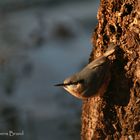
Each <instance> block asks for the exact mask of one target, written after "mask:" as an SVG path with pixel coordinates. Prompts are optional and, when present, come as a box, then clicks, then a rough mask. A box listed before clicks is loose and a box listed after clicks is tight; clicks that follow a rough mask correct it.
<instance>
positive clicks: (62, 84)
mask: <svg viewBox="0 0 140 140" xmlns="http://www.w3.org/2000/svg"><path fill="white" fill-rule="evenodd" d="M54 86H65V84H64V83H61V84H56V85H54Z"/></svg>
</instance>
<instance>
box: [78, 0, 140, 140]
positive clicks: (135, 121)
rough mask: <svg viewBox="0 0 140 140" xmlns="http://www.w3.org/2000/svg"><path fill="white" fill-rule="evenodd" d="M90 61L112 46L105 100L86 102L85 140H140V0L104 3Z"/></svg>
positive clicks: (109, 0) (102, 0)
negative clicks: (112, 43)
mask: <svg viewBox="0 0 140 140" xmlns="http://www.w3.org/2000/svg"><path fill="white" fill-rule="evenodd" d="M97 18H98V25H97V27H96V29H95V32H94V34H93V37H92V40H93V41H92V42H93V44H94V46H96V47H94V48H93V51H92V53H91V57H90V61H92V60H93V59H94V58H96V57H98V56H100V55H102V54H103V52H104V51H105V50H106V49H107V47H108V44H109V43H110V42H114V44H115V45H116V47H117V48H118V49H117V51H116V53H115V55H114V56H112V58H111V59H113V60H114V62H113V66H112V70H111V71H112V76H111V81H110V84H109V86H108V89H107V92H106V93H105V94H104V96H103V97H94V98H91V99H88V100H84V101H83V108H82V132H81V139H82V140H105V139H106V140H112V139H114V140H139V139H140V0H101V2H100V6H99V10H98V15H97Z"/></svg>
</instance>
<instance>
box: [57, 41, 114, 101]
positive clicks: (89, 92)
mask: <svg viewBox="0 0 140 140" xmlns="http://www.w3.org/2000/svg"><path fill="white" fill-rule="evenodd" d="M114 51H115V45H113V44H111V45H110V46H109V48H108V50H107V51H106V52H105V53H104V54H103V55H102V56H100V57H98V58H97V59H95V60H93V61H92V62H91V63H89V64H88V65H87V66H86V67H84V68H83V69H82V70H81V71H80V72H78V73H75V74H73V75H72V76H70V77H68V78H67V79H66V80H64V82H63V83H62V84H57V85H55V86H63V88H64V89H65V90H67V91H68V92H69V93H71V94H72V95H74V96H75V97H77V98H80V99H86V98H89V97H93V96H96V95H100V96H102V95H103V94H104V93H105V91H106V89H107V86H108V84H109V81H110V77H111V76H110V73H111V72H110V65H111V63H110V62H111V61H110V60H109V59H108V56H109V55H111V54H112V53H113V52H114Z"/></svg>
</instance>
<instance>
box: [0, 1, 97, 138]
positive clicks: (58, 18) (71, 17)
mask: <svg viewBox="0 0 140 140" xmlns="http://www.w3.org/2000/svg"><path fill="white" fill-rule="evenodd" d="M98 6H99V0H86V1H85V0H1V1H0V140H57V139H60V140H79V139H80V129H81V126H80V123H81V119H80V117H81V106H82V101H81V100H78V99H76V98H74V97H73V96H71V95H69V94H67V92H66V91H64V90H63V89H62V88H58V87H54V86H53V85H54V84H57V83H61V82H63V80H64V79H65V78H66V77H68V76H69V75H71V74H73V73H75V72H76V71H78V70H80V69H81V68H82V67H84V65H86V64H87V63H88V59H89V55H90V53H91V50H92V45H91V42H90V38H91V35H92V32H93V30H94V28H95V25H96V24H97V20H96V14H97V9H98ZM10 130H11V131H13V132H15V133H17V132H19V133H22V134H21V136H6V133H8V132H9V131H10Z"/></svg>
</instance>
